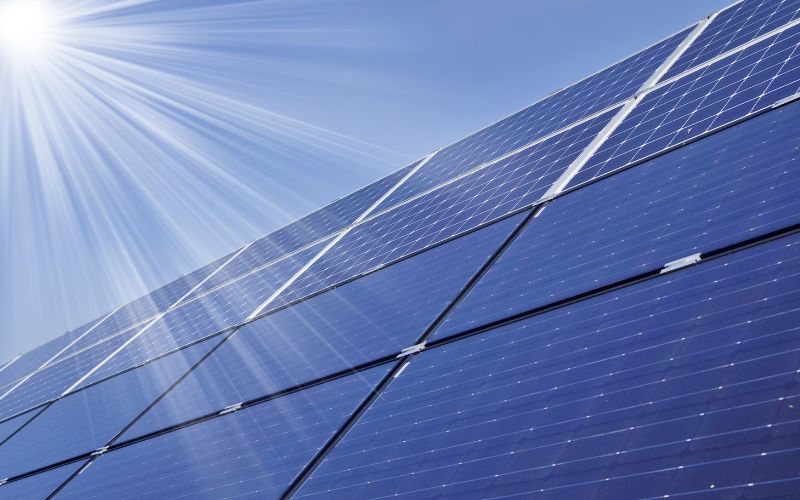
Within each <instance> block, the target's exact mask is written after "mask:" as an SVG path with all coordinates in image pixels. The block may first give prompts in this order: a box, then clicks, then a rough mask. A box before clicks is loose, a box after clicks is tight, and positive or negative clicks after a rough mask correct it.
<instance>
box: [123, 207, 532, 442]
mask: <svg viewBox="0 0 800 500" xmlns="http://www.w3.org/2000/svg"><path fill="white" fill-rule="evenodd" d="M519 222H520V218H519V217H517V218H511V219H509V220H506V221H503V222H501V223H499V224H494V225H492V226H489V227H486V228H484V229H481V230H480V231H476V232H474V233H472V234H469V235H467V236H465V237H464V238H459V239H457V240H455V241H452V242H450V243H447V244H445V245H441V246H439V247H437V248H434V249H432V250H430V251H428V252H423V253H422V254H420V255H417V256H415V257H413V258H410V259H406V260H404V261H402V262H399V263H398V264H397V265H394V266H390V267H389V268H387V269H385V270H384V271H382V272H379V273H372V274H370V275H368V276H365V277H364V278H363V279H358V280H355V281H352V282H350V283H348V284H346V285H344V286H342V287H339V288H336V289H333V290H330V291H328V292H325V293H323V294H320V295H318V296H316V297H314V298H312V299H309V300H307V301H303V302H301V303H299V304H295V305H293V306H291V307H288V308H286V309H283V310H281V311H279V312H277V313H275V314H272V315H269V316H267V317H265V318H262V319H260V320H258V321H255V322H253V323H250V324H248V325H247V326H245V327H244V328H242V329H241V330H240V331H238V332H237V333H236V334H235V335H234V336H233V337H231V338H230V340H228V341H227V342H225V343H224V344H223V345H222V346H221V347H220V348H219V349H218V350H216V351H215V352H214V354H212V355H211V357H209V358H208V359H207V360H206V361H204V362H203V363H202V365H200V366H199V367H198V368H197V369H196V370H194V371H193V372H192V373H191V374H190V375H189V376H188V377H187V378H186V379H184V380H183V381H182V382H181V383H180V384H178V386H176V387H175V389H173V390H172V391H170V393H169V394H167V395H166V397H165V398H164V399H162V400H161V401H160V402H159V403H158V404H157V405H156V406H155V407H154V408H153V409H151V410H150V411H149V412H147V414H146V415H145V416H144V417H143V418H142V419H141V420H140V421H139V422H137V424H136V425H134V426H133V427H132V428H131V429H130V431H129V432H127V433H126V434H125V436H124V437H125V438H126V439H128V438H133V437H136V436H139V435H142V434H147V433H150V432H153V431H157V430H159V429H163V428H165V427H169V426H171V425H174V424H178V423H180V422H184V421H187V420H191V419H193V418H195V417H200V416H203V415H206V414H210V413H213V412H215V411H220V410H222V409H224V408H226V407H228V406H230V405H233V404H236V403H241V402H244V401H249V400H253V399H256V398H259V397H262V396H265V395H269V394H275V393H277V392H279V391H282V390H286V389H290V388H292V387H296V386H299V385H300V384H303V383H307V382H311V381H313V380H318V379H321V378H323V377H326V376H329V375H333V374H335V373H338V372H341V371H344V370H348V369H351V368H352V367H354V366H358V365H360V364H362V363H369V362H372V361H374V360H379V359H381V358H383V357H385V356H394V355H397V353H399V352H400V351H401V350H402V349H404V348H406V347H409V346H411V345H414V344H415V343H416V342H417V339H418V338H419V337H420V336H421V335H422V334H423V333H424V332H425V330H426V329H427V328H428V327H429V326H430V325H431V324H432V323H433V321H434V320H435V319H436V317H437V316H438V314H440V313H441V312H442V311H443V310H444V308H445V307H446V306H447V305H448V304H449V303H450V302H451V301H452V300H453V299H455V297H456V295H457V294H458V293H459V292H460V291H461V290H462V288H463V287H464V286H465V285H466V283H467V281H468V280H469V279H470V278H471V277H472V276H474V275H476V274H477V272H478V270H479V269H480V268H481V266H482V265H483V264H484V262H486V261H487V260H488V259H489V257H491V255H492V254H493V253H494V252H495V251H496V249H497V248H498V247H499V246H500V245H501V244H502V242H503V241H504V240H505V239H506V238H507V237H508V236H509V234H510V233H511V232H512V231H513V230H514V229H515V228H516V226H517V225H518V224H519Z"/></svg>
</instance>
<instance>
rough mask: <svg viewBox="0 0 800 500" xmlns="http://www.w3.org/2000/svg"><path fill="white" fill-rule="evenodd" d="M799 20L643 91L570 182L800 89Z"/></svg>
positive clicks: (625, 162) (600, 171) (667, 145)
mask: <svg viewBox="0 0 800 500" xmlns="http://www.w3.org/2000/svg"><path fill="white" fill-rule="evenodd" d="M798 46H800V26H796V27H794V28H790V29H787V30H785V31H783V32H781V33H780V34H778V35H776V36H773V37H770V38H768V39H766V40H764V41H762V42H760V43H757V44H755V45H753V46H751V47H749V48H747V49H744V50H742V51H740V52H738V53H736V54H733V55H731V56H729V57H726V58H725V59H722V60H720V61H718V62H716V63H714V64H712V65H710V66H707V67H706V68H704V69H702V70H699V71H697V72H695V73H692V74H690V75H688V76H685V77H683V78H680V79H678V80H676V81H674V82H673V83H670V84H668V85H665V86H664V87H661V88H659V89H657V90H655V91H654V92H652V93H650V94H648V95H647V96H645V97H644V99H643V100H642V102H641V103H639V104H638V105H637V106H636V107H635V108H634V109H633V112H632V113H631V114H630V115H629V116H628V117H627V118H626V119H625V120H624V121H623V122H622V123H621V124H620V126H619V127H618V128H617V129H616V130H615V131H614V133H613V134H612V135H611V137H609V138H608V140H607V141H606V142H605V143H603V145H602V147H601V148H600V150H599V151H598V152H597V153H596V154H595V155H594V156H592V158H591V159H590V160H589V161H588V163H587V164H586V165H585V166H584V167H583V168H582V169H581V171H580V172H578V175H576V176H575V178H574V179H573V180H572V182H571V185H573V186H574V185H577V184H580V183H581V182H584V181H588V180H590V179H592V178H595V177H597V176H599V175H601V174H604V173H606V172H610V171H612V170H614V169H617V168H620V167H623V166H625V165H627V164H629V163H631V162H634V161H636V160H639V159H641V158H644V157H646V156H648V155H651V154H653V153H657V152H659V151H661V150H663V149H666V148H668V147H670V146H674V145H676V144H680V143H682V142H684V141H687V140H689V139H691V138H693V137H696V136H698V135H700V134H703V133H704V132H707V131H709V130H711V129H714V128H716V127H719V126H722V125H725V124H726V123H730V122H732V121H734V120H737V119H739V118H742V117H744V116H747V115H749V114H751V113H754V112H756V111H759V110H761V109H765V108H769V107H770V106H771V105H772V104H774V103H776V102H778V101H780V100H781V99H784V98H787V97H789V96H792V95H794V94H796V93H797V92H800V50H799V49H798Z"/></svg>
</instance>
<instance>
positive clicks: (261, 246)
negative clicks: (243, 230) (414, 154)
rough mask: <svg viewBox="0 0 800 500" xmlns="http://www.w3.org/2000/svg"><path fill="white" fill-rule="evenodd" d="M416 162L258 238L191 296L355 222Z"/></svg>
mask: <svg viewBox="0 0 800 500" xmlns="http://www.w3.org/2000/svg"><path fill="white" fill-rule="evenodd" d="M415 166H416V163H414V164H412V165H409V166H408V167H405V168H403V169H400V170H398V171H397V172H394V173H392V174H390V175H388V176H386V177H384V178H383V179H380V180H378V181H377V182H374V183H372V184H370V185H368V186H366V187H364V188H362V189H360V190H358V191H356V192H355V193H353V194H350V195H348V196H345V197H344V198H341V199H339V200H337V201H334V202H333V203H331V204H330V205H327V206H326V207H323V208H322V209H320V210H317V211H316V212H313V213H311V214H309V215H307V216H305V217H303V218H302V219H300V220H298V221H296V222H293V223H291V224H289V225H288V226H284V227H282V228H280V229H278V230H277V231H275V232H273V233H270V234H269V235H267V236H265V237H263V238H261V239H259V240H256V241H255V242H254V243H253V244H252V245H250V246H249V247H248V248H247V249H246V250H245V251H244V252H242V253H241V254H239V255H238V256H237V257H236V258H235V259H234V260H232V261H231V262H230V263H229V264H228V265H227V266H225V267H224V268H223V269H221V270H220V272H218V273H216V274H215V275H214V276H213V277H212V278H211V279H210V280H208V281H207V282H206V283H203V285H202V286H200V287H198V289H197V290H196V291H195V292H194V293H192V294H191V295H190V296H189V297H193V296H195V295H197V294H200V293H203V292H204V291H206V290H209V289H211V288H214V287H216V286H219V285H222V284H223V283H226V282H227V281H230V280H231V279H234V278H236V277H237V276H240V275H242V274H244V273H246V272H249V271H251V270H253V269H256V268H258V267H260V266H263V265H265V264H268V263H269V262H271V261H273V260H275V259H278V258H280V257H282V256H284V255H286V254H288V253H291V252H294V251H296V250H298V249H300V248H302V247H304V246H306V245H308V244H310V243H313V242H315V241H317V240H319V239H321V238H323V237H325V236H329V235H331V234H333V233H334V232H336V231H338V230H340V229H342V228H344V227H345V226H347V225H348V224H350V223H352V222H354V221H355V220H356V219H357V218H358V217H359V216H360V215H361V214H362V213H364V212H365V211H366V210H367V209H368V208H370V206H372V204H373V203H375V202H376V201H377V200H378V199H379V198H380V197H381V196H383V195H384V194H385V193H386V192H387V191H389V189H391V188H392V187H394V185H395V184H397V183H398V182H400V180H402V179H403V177H405V176H406V175H407V174H408V173H409V172H411V170H412V169H413V168H414V167H415Z"/></svg>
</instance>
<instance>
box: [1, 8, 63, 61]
mask: <svg viewBox="0 0 800 500" xmlns="http://www.w3.org/2000/svg"><path fill="white" fill-rule="evenodd" d="M56 18H57V14H56V12H55V10H54V9H53V8H52V7H50V6H49V5H48V4H46V3H44V2H40V1H36V0H10V1H7V2H5V3H2V4H0V46H2V50H3V54H4V55H5V56H6V57H8V58H11V59H17V60H23V61H26V62H30V61H32V60H35V59H37V58H40V57H43V56H45V55H46V54H47V52H48V49H50V48H51V47H52V45H53V43H54V41H55V37H56V32H57V19H56Z"/></svg>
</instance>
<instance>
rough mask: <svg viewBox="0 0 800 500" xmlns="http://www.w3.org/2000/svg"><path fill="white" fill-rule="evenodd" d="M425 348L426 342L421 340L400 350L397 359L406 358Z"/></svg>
mask: <svg viewBox="0 0 800 500" xmlns="http://www.w3.org/2000/svg"><path fill="white" fill-rule="evenodd" d="M423 349H425V342H420V343H419V344H414V345H412V346H411V347H406V348H405V349H403V350H402V351H400V354H398V355H397V359H400V358H405V357H406V356H410V355H412V354H416V353H418V352H420V351H422V350H423Z"/></svg>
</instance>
